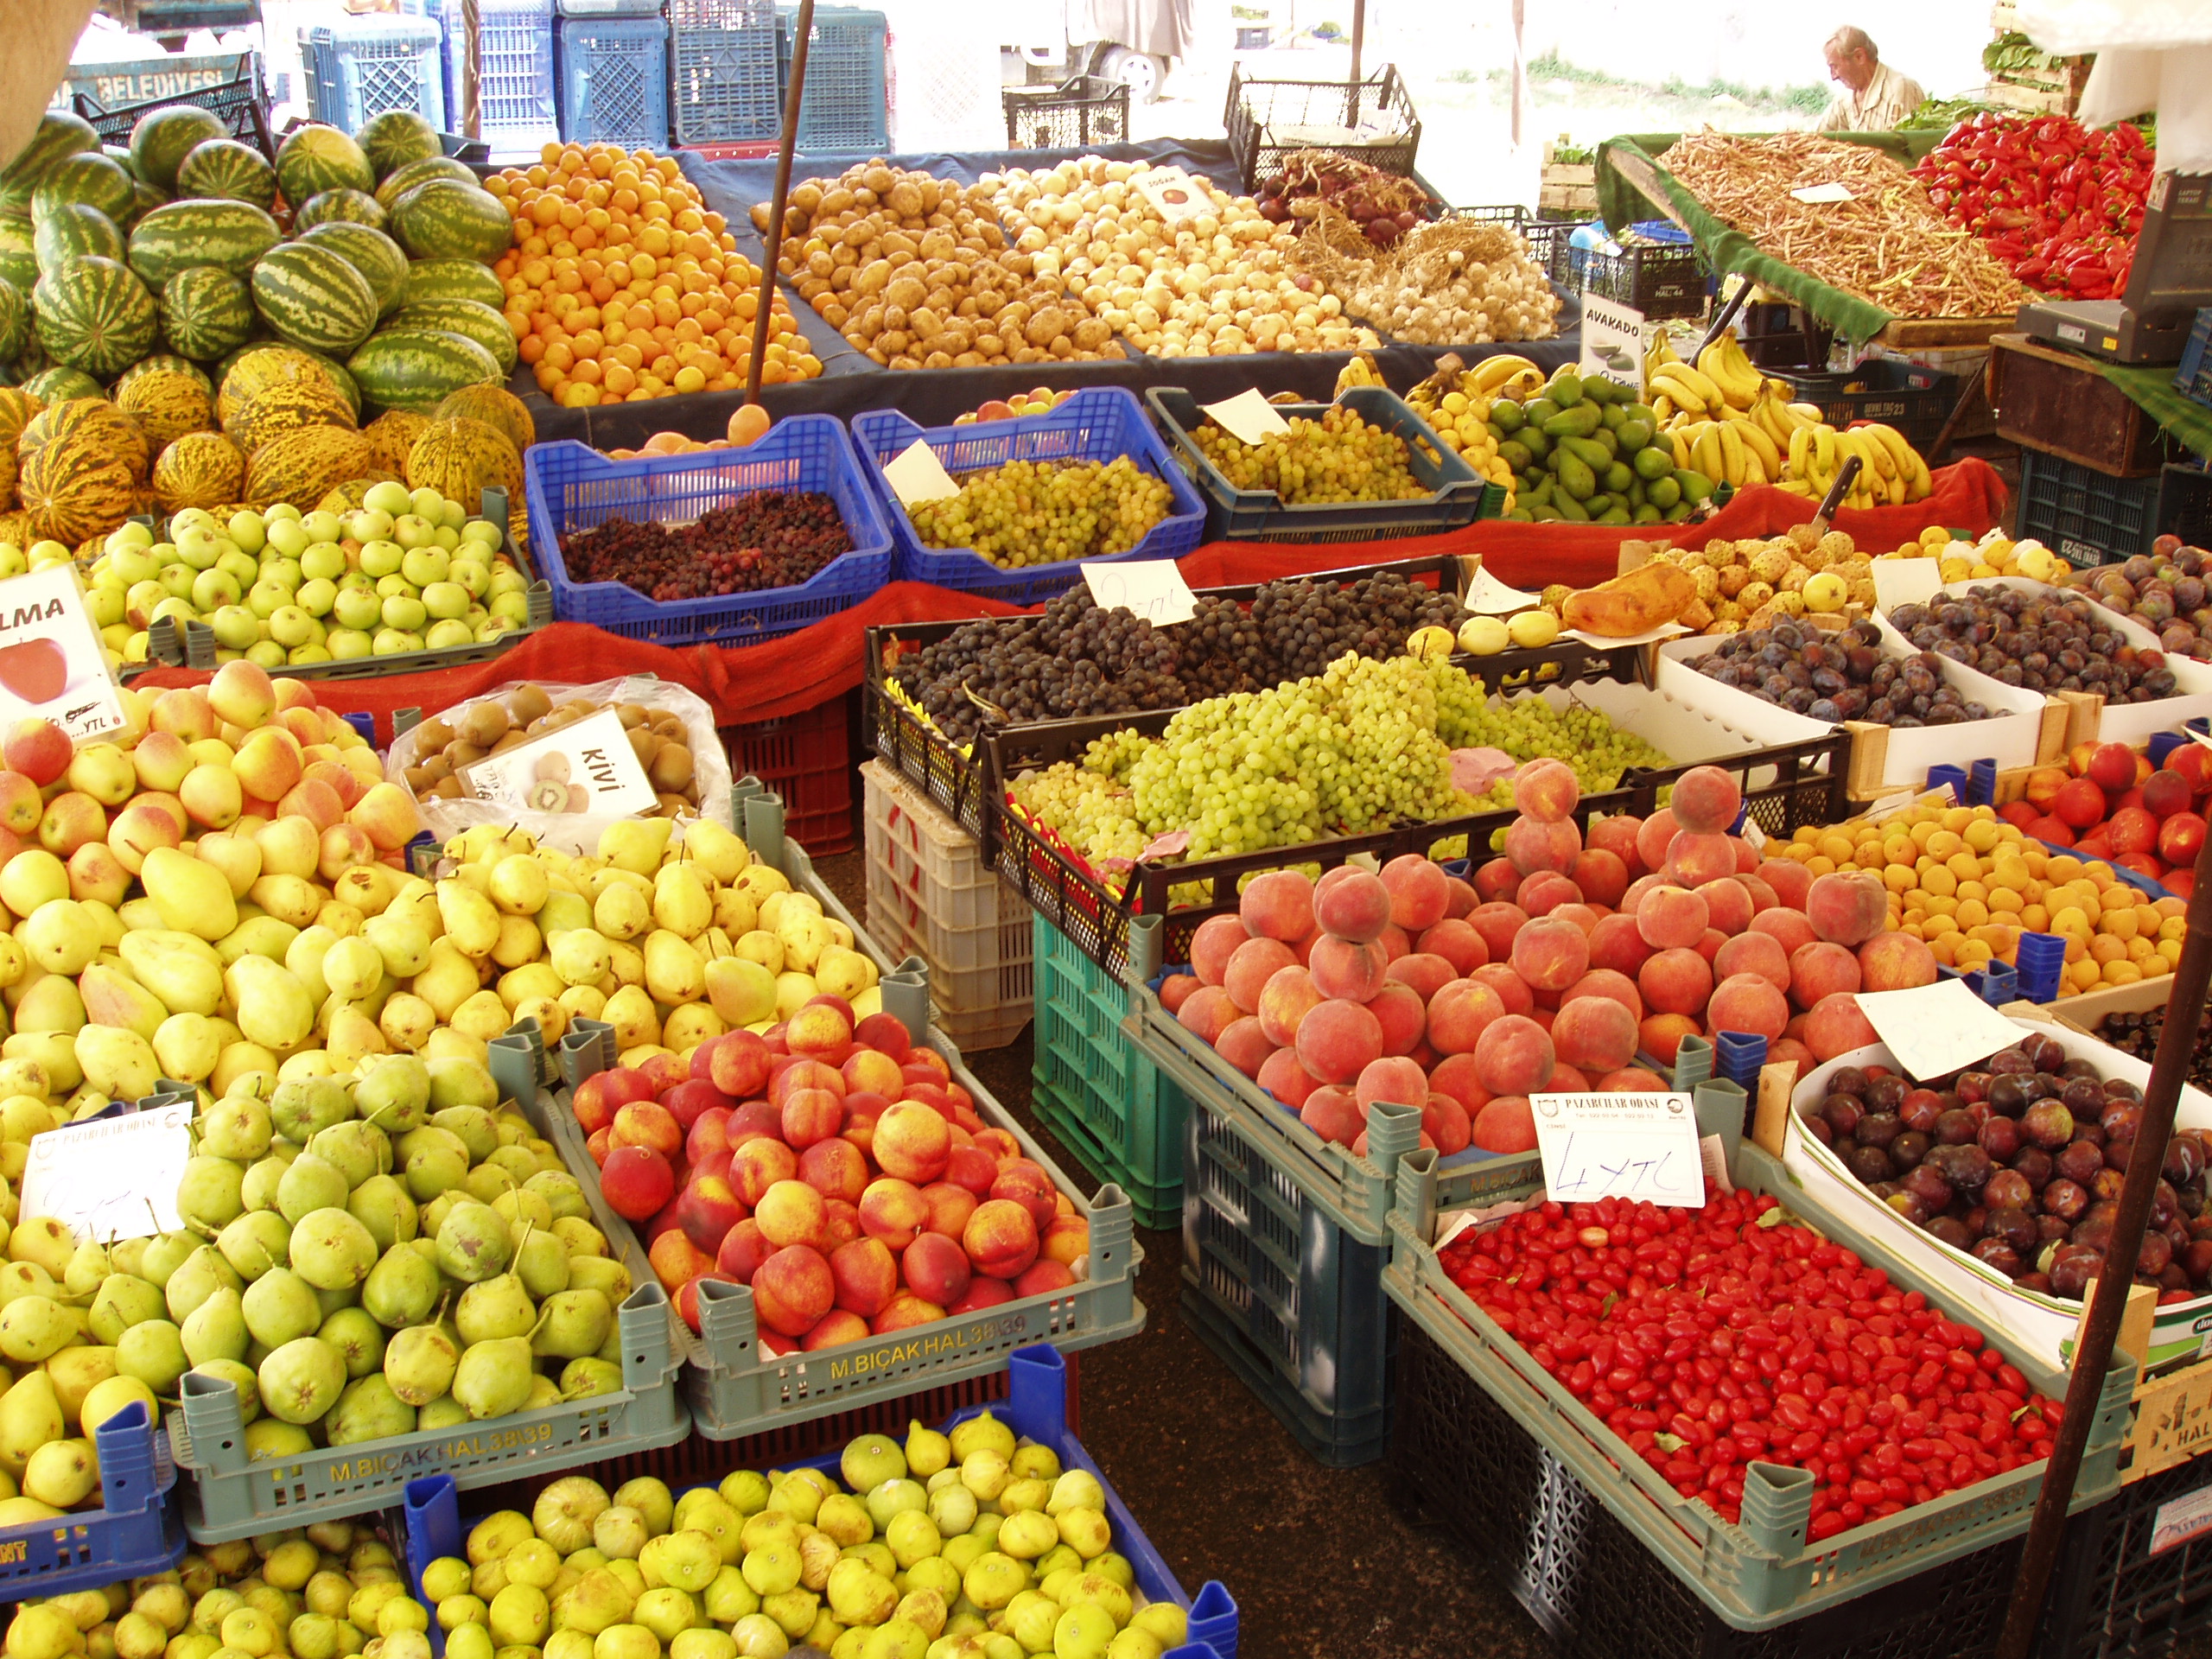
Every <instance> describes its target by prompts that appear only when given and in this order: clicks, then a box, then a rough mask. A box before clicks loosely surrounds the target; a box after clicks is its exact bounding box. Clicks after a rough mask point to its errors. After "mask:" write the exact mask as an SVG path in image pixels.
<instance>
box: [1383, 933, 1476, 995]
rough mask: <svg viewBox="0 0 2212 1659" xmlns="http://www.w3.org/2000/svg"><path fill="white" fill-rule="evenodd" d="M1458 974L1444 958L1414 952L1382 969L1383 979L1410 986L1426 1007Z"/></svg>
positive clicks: (1420, 951) (1422, 951) (1421, 951)
mask: <svg viewBox="0 0 2212 1659" xmlns="http://www.w3.org/2000/svg"><path fill="white" fill-rule="evenodd" d="M1468 931H1469V932H1472V931H1473V930H1472V929H1471V928H1470V929H1469V930H1468ZM1477 943H1478V944H1479V943H1480V941H1479V940H1478V941H1477ZM1459 973H1460V970H1459V969H1458V968H1457V967H1455V966H1453V965H1452V963H1450V962H1449V961H1447V960H1446V959H1445V958H1444V957H1438V956H1432V955H1430V954H1429V953H1428V952H1427V951H1425V950H1416V951H1414V952H1413V953H1412V954H1411V955H1409V956H1403V957H1399V958H1398V959H1397V960H1396V961H1395V962H1394V963H1391V964H1390V965H1389V967H1388V968H1386V969H1383V977H1384V978H1385V979H1388V980H1395V981H1396V982H1398V983H1400V984H1402V985H1408V986H1411V987H1412V988H1413V991H1414V995H1416V996H1418V997H1420V998H1421V1005H1422V1006H1423V1007H1427V1005H1428V1002H1429V1000H1430V999H1431V998H1432V997H1433V996H1434V995H1436V994H1437V992H1439V991H1440V990H1442V989H1443V988H1444V987H1445V986H1446V985H1447V984H1449V983H1450V982H1452V981H1453V980H1455V979H1457V978H1459Z"/></svg>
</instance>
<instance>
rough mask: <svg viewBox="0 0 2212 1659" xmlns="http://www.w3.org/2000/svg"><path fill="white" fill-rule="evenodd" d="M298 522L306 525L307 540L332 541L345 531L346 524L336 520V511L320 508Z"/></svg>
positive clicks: (341, 535)
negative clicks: (326, 510)
mask: <svg viewBox="0 0 2212 1659" xmlns="http://www.w3.org/2000/svg"><path fill="white" fill-rule="evenodd" d="M300 523H301V524H302V525H304V526H305V527H306V529H307V532H308V540H309V541H315V542H334V541H337V540H339V539H340V537H343V536H344V535H345V533H346V526H345V525H343V524H340V523H339V522H338V515H337V514H336V513H334V512H323V511H322V510H321V509H320V508H317V509H316V510H315V512H311V513H309V514H308V515H307V517H305V518H302V519H301V520H300Z"/></svg>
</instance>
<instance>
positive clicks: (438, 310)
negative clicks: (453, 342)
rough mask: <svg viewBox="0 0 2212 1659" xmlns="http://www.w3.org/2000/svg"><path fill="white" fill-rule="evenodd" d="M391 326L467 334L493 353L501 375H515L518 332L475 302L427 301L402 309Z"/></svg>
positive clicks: (494, 313)
mask: <svg viewBox="0 0 2212 1659" xmlns="http://www.w3.org/2000/svg"><path fill="white" fill-rule="evenodd" d="M391 327H394V328H442V329H445V330H446V331H447V332H448V333H449V334H466V335H467V336H468V338H469V339H471V340H474V341H475V342H476V343H477V344H478V345H479V346H482V347H483V348H484V349H485V350H486V351H487V352H489V353H492V356H493V360H494V361H496V362H497V363H498V364H499V372H500V373H501V374H512V373H513V372H514V367H515V331H514V330H513V329H512V328H510V327H507V320H506V319H505V317H503V316H501V315H499V313H498V312H497V311H494V310H493V309H492V308H491V307H490V306H488V305H479V304H478V303H477V302H475V301H474V300H424V301H423V302H421V303H420V304H410V305H403V306H401V307H400V308H399V309H398V310H397V311H395V312H394V313H392V316H391Z"/></svg>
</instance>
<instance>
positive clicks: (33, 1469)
mask: <svg viewBox="0 0 2212 1659" xmlns="http://www.w3.org/2000/svg"><path fill="white" fill-rule="evenodd" d="M99 1484H100V1465H99V1459H97V1458H95V1457H94V1456H93V1455H92V1442H91V1441H90V1440H48V1442H47V1443H46V1444H45V1445H44V1446H41V1447H39V1449H38V1450H37V1451H35V1452H32V1453H31V1455H30V1459H29V1463H28V1464H26V1465H25V1466H24V1469H23V1496H24V1497H29V1498H33V1499H35V1500H36V1501H37V1502H39V1503H51V1504H52V1505H53V1506H54V1508H55V1509H57V1510H71V1509H74V1508H76V1506H77V1505H78V1504H79V1503H83V1502H84V1501H85V1500H86V1498H87V1497H91V1496H92V1488H94V1487H95V1486H97V1485H99Z"/></svg>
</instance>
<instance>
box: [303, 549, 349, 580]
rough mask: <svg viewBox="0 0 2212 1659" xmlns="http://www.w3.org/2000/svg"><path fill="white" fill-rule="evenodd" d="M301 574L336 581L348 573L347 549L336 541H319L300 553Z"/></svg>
mask: <svg viewBox="0 0 2212 1659" xmlns="http://www.w3.org/2000/svg"><path fill="white" fill-rule="evenodd" d="M300 574H301V575H303V576H308V577H310V578H320V579H322V580H325V581H329V582H335V581H337V580H338V578H339V577H340V576H342V575H345V574H346V550H345V549H344V548H342V547H340V546H339V545H338V543H335V542H317V543H315V545H314V546H312V547H310V548H308V550H306V551H305V552H304V553H302V554H301V555H300Z"/></svg>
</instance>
